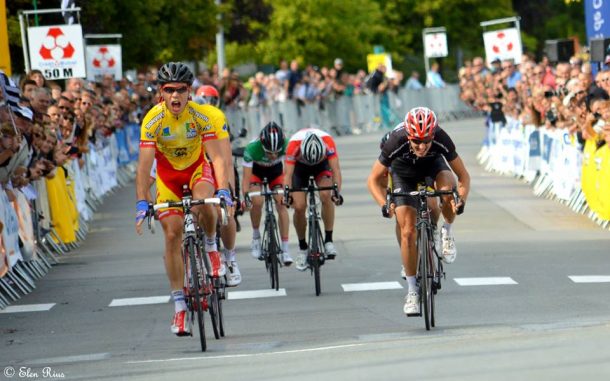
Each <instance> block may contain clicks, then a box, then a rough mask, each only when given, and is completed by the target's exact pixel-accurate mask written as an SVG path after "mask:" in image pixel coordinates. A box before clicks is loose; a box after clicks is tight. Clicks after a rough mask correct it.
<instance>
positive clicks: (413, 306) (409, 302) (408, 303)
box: [403, 292, 419, 316]
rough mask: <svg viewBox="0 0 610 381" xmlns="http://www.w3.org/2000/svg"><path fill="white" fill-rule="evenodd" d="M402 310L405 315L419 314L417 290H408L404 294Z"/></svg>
mask: <svg viewBox="0 0 610 381" xmlns="http://www.w3.org/2000/svg"><path fill="white" fill-rule="evenodd" d="M403 312H404V313H405V314H406V315H407V316H416V315H419V293H417V292H408V293H407V295H406V296H405V305H404V307H403Z"/></svg>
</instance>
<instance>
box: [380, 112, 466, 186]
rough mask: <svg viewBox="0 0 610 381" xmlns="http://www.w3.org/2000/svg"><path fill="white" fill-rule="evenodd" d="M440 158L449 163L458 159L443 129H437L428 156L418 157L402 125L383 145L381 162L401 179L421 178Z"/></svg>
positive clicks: (452, 144) (396, 128)
mask: <svg viewBox="0 0 610 381" xmlns="http://www.w3.org/2000/svg"><path fill="white" fill-rule="evenodd" d="M439 156H443V157H444V158H445V159H446V160H447V162H450V161H452V160H454V159H455V158H456V157H458V154H457V152H456V150H455V144H454V143H453V140H451V138H450V137H449V135H448V134H447V133H446V132H445V131H444V130H443V129H442V128H440V127H437V128H436V132H435V134H434V140H433V141H432V146H431V147H430V149H429V150H428V152H427V153H426V156H424V157H417V156H416V155H415V153H414V152H413V149H412V148H411V144H410V143H409V140H408V138H407V131H406V130H405V129H404V128H403V127H402V123H401V124H399V125H398V126H396V127H395V128H394V130H392V132H391V133H390V136H389V137H388V140H387V141H386V142H385V144H384V145H383V148H382V149H381V155H379V161H380V162H381V164H383V165H384V166H386V167H391V168H392V172H393V173H394V174H396V175H398V176H400V177H419V176H421V175H422V173H421V172H422V170H424V169H425V168H427V167H429V166H431V165H433V164H434V162H435V161H436V159H437V158H438V157H439Z"/></svg>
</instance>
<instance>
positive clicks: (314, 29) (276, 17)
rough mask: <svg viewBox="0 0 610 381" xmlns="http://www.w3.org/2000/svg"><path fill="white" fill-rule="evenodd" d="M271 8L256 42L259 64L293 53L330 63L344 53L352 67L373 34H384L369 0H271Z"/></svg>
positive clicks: (361, 61)
mask: <svg viewBox="0 0 610 381" xmlns="http://www.w3.org/2000/svg"><path fill="white" fill-rule="evenodd" d="M268 4H270V5H271V7H272V9H273V13H272V14H271V20H270V22H269V24H268V25H263V24H260V23H259V24H258V25H255V29H257V30H261V31H263V30H264V31H265V32H266V33H265V35H264V37H263V38H262V39H261V40H259V41H258V43H257V44H256V52H257V55H258V56H259V58H260V60H261V62H260V63H263V64H277V62H279V60H280V59H282V58H286V59H291V58H296V59H298V60H299V61H300V62H301V63H317V64H319V65H323V64H325V65H330V64H331V62H332V59H334V58H335V57H341V58H343V61H344V63H345V67H346V68H348V69H351V70H353V69H355V68H360V67H363V66H364V65H365V63H366V54H368V53H371V52H372V47H373V44H375V43H376V42H377V41H375V38H377V37H379V36H383V35H385V33H386V32H385V29H386V28H385V26H384V24H383V19H382V14H381V10H380V9H379V6H378V4H377V3H375V2H374V1H370V0H352V1H336V0H318V1H309V0H269V1H268Z"/></svg>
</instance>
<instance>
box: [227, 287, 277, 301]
mask: <svg viewBox="0 0 610 381" xmlns="http://www.w3.org/2000/svg"><path fill="white" fill-rule="evenodd" d="M275 296H286V289H285V288H280V289H279V290H277V291H275V290H251V291H229V292H228V293H227V299H229V300H237V299H257V298H272V297H275Z"/></svg>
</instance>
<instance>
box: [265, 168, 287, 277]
mask: <svg viewBox="0 0 610 381" xmlns="http://www.w3.org/2000/svg"><path fill="white" fill-rule="evenodd" d="M281 167H282V164H279V166H278V169H279V173H280V174H279V175H277V176H275V177H268V178H269V179H270V183H269V187H270V188H271V189H276V188H281V187H282V184H283V183H284V174H283V169H282V168H281ZM274 168H275V167H274ZM273 198H274V199H275V210H277V215H278V220H279V227H280V239H281V241H282V253H283V256H284V258H282V259H283V260H284V264H285V265H287V266H288V265H290V263H292V258H291V257H290V253H289V247H288V236H289V228H290V221H289V217H288V209H287V208H286V206H284V204H283V203H282V200H283V198H284V196H282V195H275V196H273Z"/></svg>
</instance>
